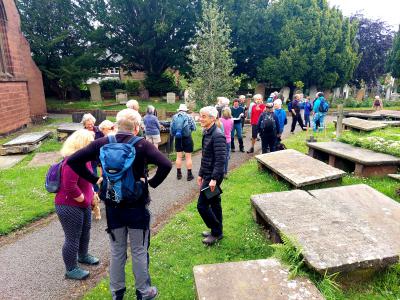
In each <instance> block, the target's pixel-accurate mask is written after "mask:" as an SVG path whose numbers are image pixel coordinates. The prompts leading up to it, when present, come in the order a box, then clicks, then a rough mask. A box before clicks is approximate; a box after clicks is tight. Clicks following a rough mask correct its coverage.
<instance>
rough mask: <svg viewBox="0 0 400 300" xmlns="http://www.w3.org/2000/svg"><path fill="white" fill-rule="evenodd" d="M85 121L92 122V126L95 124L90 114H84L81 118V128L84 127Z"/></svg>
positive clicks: (94, 119)
mask: <svg viewBox="0 0 400 300" xmlns="http://www.w3.org/2000/svg"><path fill="white" fill-rule="evenodd" d="M87 121H93V124H94V123H96V118H95V117H93V115H92V114H84V115H83V117H82V121H81V123H82V124H83V126H85V123H86V122H87Z"/></svg>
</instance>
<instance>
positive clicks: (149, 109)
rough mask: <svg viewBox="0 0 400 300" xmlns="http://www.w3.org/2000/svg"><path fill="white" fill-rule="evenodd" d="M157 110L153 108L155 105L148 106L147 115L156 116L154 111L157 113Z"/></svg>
mask: <svg viewBox="0 0 400 300" xmlns="http://www.w3.org/2000/svg"><path fill="white" fill-rule="evenodd" d="M155 110H156V109H155V107H154V106H153V105H148V106H147V113H148V114H154V111H155Z"/></svg>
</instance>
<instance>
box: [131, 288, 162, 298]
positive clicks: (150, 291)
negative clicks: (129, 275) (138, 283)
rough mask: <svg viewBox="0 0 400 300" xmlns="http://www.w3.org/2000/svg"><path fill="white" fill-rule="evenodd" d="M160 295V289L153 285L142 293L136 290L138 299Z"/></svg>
mask: <svg viewBox="0 0 400 300" xmlns="http://www.w3.org/2000/svg"><path fill="white" fill-rule="evenodd" d="M157 295H158V290H157V288H156V287H155V286H151V287H149V288H148V290H147V291H146V292H145V293H141V292H139V291H138V290H136V299H137V300H152V299H155V298H156V297H157Z"/></svg>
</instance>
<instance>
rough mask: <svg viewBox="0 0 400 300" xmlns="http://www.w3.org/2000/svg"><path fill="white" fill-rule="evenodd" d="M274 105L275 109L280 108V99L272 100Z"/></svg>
mask: <svg viewBox="0 0 400 300" xmlns="http://www.w3.org/2000/svg"><path fill="white" fill-rule="evenodd" d="M274 106H275V107H276V108H277V109H280V108H282V100H281V99H276V100H275V101H274Z"/></svg>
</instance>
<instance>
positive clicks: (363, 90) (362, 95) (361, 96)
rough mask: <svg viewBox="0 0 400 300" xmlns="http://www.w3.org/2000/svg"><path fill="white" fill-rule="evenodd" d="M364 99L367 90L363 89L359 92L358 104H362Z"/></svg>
mask: <svg viewBox="0 0 400 300" xmlns="http://www.w3.org/2000/svg"><path fill="white" fill-rule="evenodd" d="M364 97H365V89H364V88H361V89H359V90H358V91H357V96H356V99H357V101H358V102H361V101H363V100H364Z"/></svg>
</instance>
